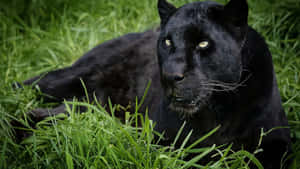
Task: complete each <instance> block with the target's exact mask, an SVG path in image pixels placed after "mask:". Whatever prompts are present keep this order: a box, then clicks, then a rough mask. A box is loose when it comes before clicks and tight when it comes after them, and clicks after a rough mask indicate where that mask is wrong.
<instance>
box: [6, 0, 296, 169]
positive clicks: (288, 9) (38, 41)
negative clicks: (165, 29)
mask: <svg viewBox="0 0 300 169" xmlns="http://www.w3.org/2000/svg"><path fill="white" fill-rule="evenodd" d="M249 1H250V2H249V6H250V17H249V19H250V25H252V26H253V27H254V28H255V29H257V30H258V31H259V32H260V33H261V34H262V35H263V36H264V37H265V38H266V41H267V43H268V44H269V47H270V50H271V52H272V55H273V61H274V64H275V70H276V74H277V80H278V84H279V88H280V93H281V96H282V101H283V105H284V109H285V111H286V113H287V116H288V119H289V124H290V126H291V131H292V137H293V150H294V156H295V157H296V159H295V160H294V161H295V164H294V166H292V168H294V169H297V168H300V164H299V163H300V34H299V30H300V20H299V15H300V2H299V1H298V0H287V1H280V0H266V1H260V0H249ZM172 2H173V3H175V4H176V5H177V6H179V5H182V4H184V3H186V2H191V0H173V1H172ZM221 2H224V1H221ZM158 23H159V18H158V15H157V11H156V1H149V0H114V1H112V0H97V1H96V0H90V1H84V0H52V1H46V0H1V1H0V63H1V64H0V168H170V169H173V168H189V167H190V166H197V164H196V163H195V162H196V161H197V160H198V159H200V158H203V157H204V156H206V155H207V154H208V153H209V152H213V154H215V156H218V157H220V160H219V161H215V162H211V163H209V164H208V165H207V167H206V168H216V169H217V168H241V167H244V168H247V165H248V162H249V161H248V159H246V157H248V158H249V159H252V160H253V161H254V162H255V163H256V164H257V165H258V166H259V165H260V164H259V162H257V161H256V159H255V158H254V155H252V154H250V153H248V152H245V151H243V150H241V151H238V152H232V151H231V149H230V148H231V145H225V146H223V147H222V148H221V147H217V146H213V147H208V148H202V149H196V148H194V147H188V148H187V147H185V148H183V147H184V145H183V147H182V148H180V149H177V150H176V149H174V147H172V146H169V147H162V146H159V145H156V144H154V143H153V142H152V139H153V135H154V132H153V130H152V127H153V126H152V123H151V121H149V120H148V119H147V117H142V116H141V115H140V114H139V113H143V112H138V110H137V111H136V112H132V113H133V115H131V116H130V115H128V116H127V117H126V119H127V121H126V123H125V124H122V123H121V122H120V121H119V120H118V119H116V118H114V117H111V116H109V115H108V114H109V113H107V112H106V111H105V110H104V109H103V107H102V106H101V105H99V104H97V103H95V104H88V103H84V102H77V101H76V100H74V101H73V102H72V103H69V104H73V105H75V107H76V105H77V106H79V105H85V106H87V107H88V110H87V112H86V113H84V114H77V113H76V108H74V109H72V110H71V109H70V110H69V111H68V112H69V113H70V116H69V117H52V118H49V119H47V120H46V121H43V122H40V123H39V124H38V125H37V128H36V129H32V128H27V130H33V131H34V134H33V136H32V137H30V138H28V139H27V140H25V141H23V142H22V143H21V144H17V143H15V142H14V138H13V132H12V126H11V125H10V121H12V120H15V119H23V123H24V124H25V125H26V124H27V123H28V119H26V117H25V113H26V112H28V111H29V110H32V109H34V108H37V107H51V106H53V104H45V103H43V102H42V101H41V100H39V99H38V98H37V96H36V94H37V92H36V91H34V90H32V89H30V87H25V89H24V90H14V89H13V88H12V86H11V84H12V83H13V82H16V81H19V82H21V81H23V80H25V79H28V78H29V77H32V76H35V75H38V74H40V73H42V72H47V71H50V70H54V69H57V68H62V67H65V66H68V65H71V64H72V63H73V62H74V61H75V60H76V59H78V58H79V57H80V56H82V55H83V54H84V53H85V52H87V51H88V50H89V49H91V48H93V47H94V46H96V45H97V44H100V43H102V42H104V41H106V40H109V39H112V38H114V37H118V36H121V35H123V34H125V33H128V32H140V31H143V30H146V29H149V28H153V27H155V26H156V25H158ZM107 106H110V107H111V108H110V110H111V111H113V110H114V109H115V108H117V107H118V106H117V105H115V106H113V105H107ZM59 118H64V120H58V119H59ZM137 118H138V119H142V121H143V125H142V127H132V126H135V120H136V119H137ZM179 134H180V133H179ZM210 134H212V132H211V133H208V135H207V136H209V135H210ZM205 137H206V136H205ZM205 137H204V138H205ZM187 139H188V138H187ZM202 139H203V138H202ZM202 139H200V140H199V141H201V140H202ZM175 141H176V140H175ZM274 149H276V147H274ZM229 152H230V153H229ZM251 153H253V152H251ZM189 154H196V157H195V158H194V159H192V160H191V161H184V160H183V159H184V157H185V156H187V155H189ZM221 156H222V157H221ZM296 162H298V163H297V164H296ZM198 167H201V166H198Z"/></svg>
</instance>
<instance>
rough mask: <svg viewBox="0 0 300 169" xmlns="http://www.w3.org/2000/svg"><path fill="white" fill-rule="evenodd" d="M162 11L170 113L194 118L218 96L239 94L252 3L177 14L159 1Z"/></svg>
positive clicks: (200, 5) (203, 6) (240, 0)
mask: <svg viewBox="0 0 300 169" xmlns="http://www.w3.org/2000/svg"><path fill="white" fill-rule="evenodd" d="M158 10H159V15H160V18H161V27H160V29H161V32H160V36H159V39H158V46H157V54H158V61H159V66H160V74H161V83H162V86H163V88H164V91H165V96H166V99H167V101H168V108H169V109H170V110H172V111H175V112H180V113H184V114H187V115H191V114H195V113H197V112H200V111H201V110H203V109H204V108H205V107H206V106H207V105H208V104H209V103H210V100H211V98H212V96H213V95H214V93H216V92H228V91H230V90H234V89H235V88H236V87H237V86H238V84H239V83H240V79H241V73H242V57H241V49H242V48H243V44H244V43H245V37H246V32H247V29H248V25H247V17H248V5H247V2H246V0H231V1H230V2H229V3H228V4H226V5H225V6H223V5H220V4H218V3H214V2H194V3H190V4H187V5H185V6H182V7H180V8H176V7H174V6H173V5H171V4H170V3H168V2H166V1H165V0H159V1H158Z"/></svg>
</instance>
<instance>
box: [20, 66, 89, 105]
mask: <svg viewBox="0 0 300 169" xmlns="http://www.w3.org/2000/svg"><path fill="white" fill-rule="evenodd" d="M84 71H86V72H84ZM88 71H89V70H88V69H80V68H76V67H74V66H72V67H67V68H64V69H59V70H55V71H51V72H49V73H47V74H45V75H39V76H36V77H34V78H31V79H29V80H26V81H24V82H23V84H24V85H32V84H35V85H37V86H38V88H39V89H40V90H41V92H42V93H43V94H45V95H46V96H48V97H45V101H62V100H63V99H68V98H73V97H74V96H75V97H81V96H83V95H84V88H83V85H82V83H81V80H80V79H82V80H83V79H84V78H86V77H85V75H86V74H89V72H88Z"/></svg>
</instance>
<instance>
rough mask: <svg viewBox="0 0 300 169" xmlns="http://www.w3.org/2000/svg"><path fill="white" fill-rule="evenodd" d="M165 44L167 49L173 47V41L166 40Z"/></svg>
mask: <svg viewBox="0 0 300 169" xmlns="http://www.w3.org/2000/svg"><path fill="white" fill-rule="evenodd" d="M165 44H166V46H167V47H170V46H171V45H172V42H171V40H169V39H166V40H165Z"/></svg>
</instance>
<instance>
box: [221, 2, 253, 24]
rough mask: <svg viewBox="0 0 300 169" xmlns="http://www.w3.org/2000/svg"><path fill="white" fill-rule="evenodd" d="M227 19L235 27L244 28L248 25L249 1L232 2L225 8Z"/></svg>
mask: <svg viewBox="0 0 300 169" xmlns="http://www.w3.org/2000/svg"><path fill="white" fill-rule="evenodd" d="M223 14H224V15H223V16H225V19H226V21H227V22H231V23H232V24H233V25H235V26H244V25H247V23H248V4H247V0H230V1H229V2H228V3H227V4H226V5H225V7H224V13H223Z"/></svg>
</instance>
